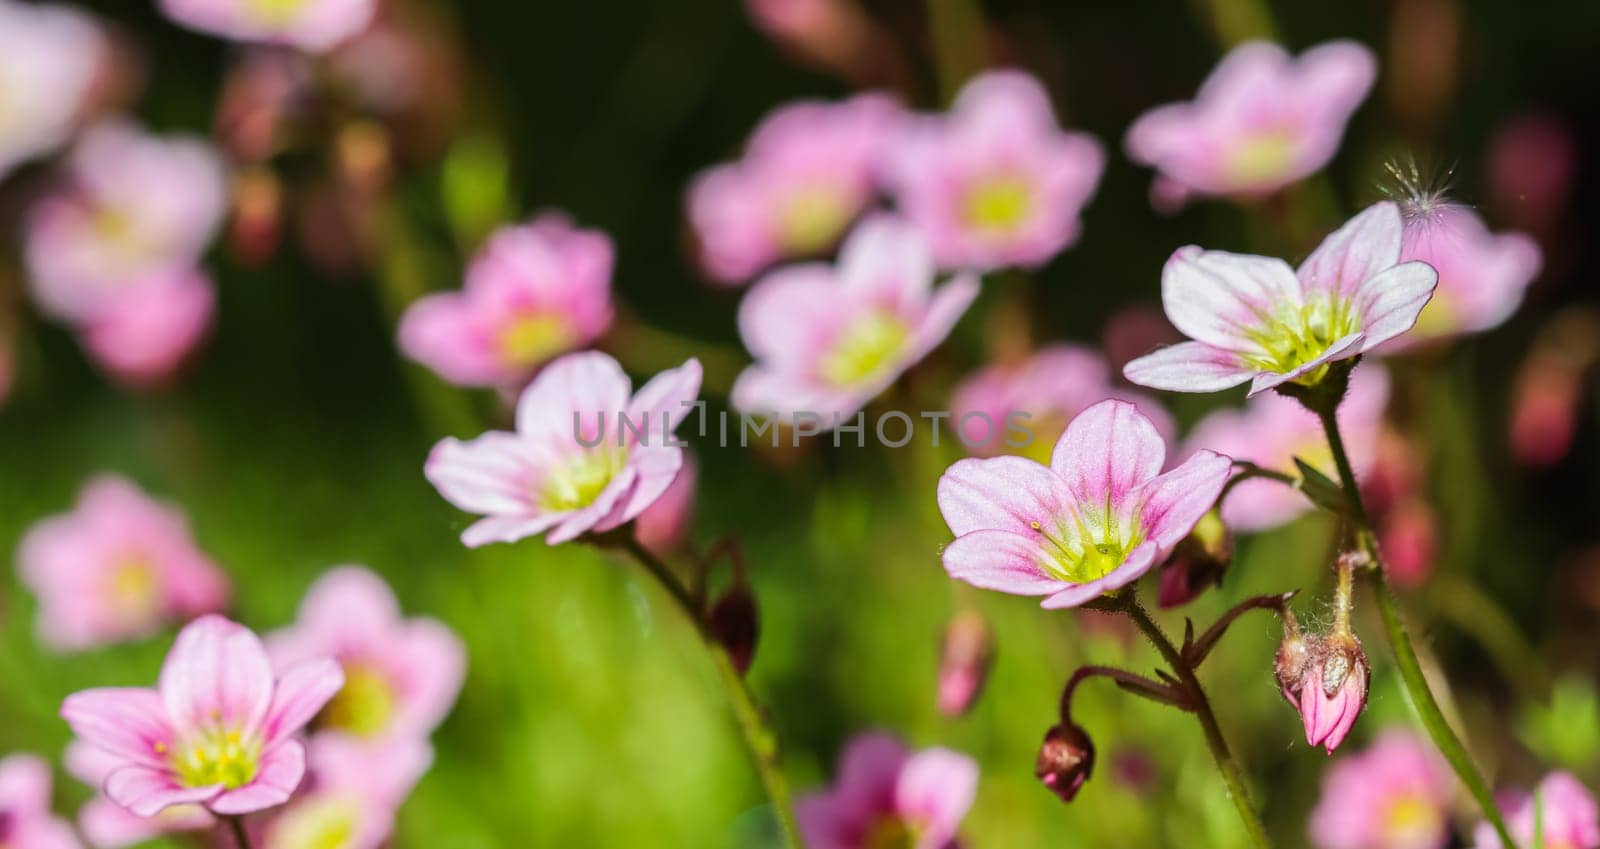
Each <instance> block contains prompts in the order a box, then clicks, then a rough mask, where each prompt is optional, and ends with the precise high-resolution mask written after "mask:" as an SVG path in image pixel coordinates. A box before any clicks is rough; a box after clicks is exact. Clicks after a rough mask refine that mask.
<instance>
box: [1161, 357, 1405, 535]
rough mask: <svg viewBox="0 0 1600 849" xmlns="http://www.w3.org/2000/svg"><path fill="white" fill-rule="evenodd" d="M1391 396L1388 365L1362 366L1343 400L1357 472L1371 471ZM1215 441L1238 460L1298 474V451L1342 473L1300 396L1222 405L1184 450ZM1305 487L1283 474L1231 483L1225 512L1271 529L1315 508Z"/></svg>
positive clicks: (1342, 420) (1243, 524)
mask: <svg viewBox="0 0 1600 849" xmlns="http://www.w3.org/2000/svg"><path fill="white" fill-rule="evenodd" d="M1388 403H1389V378H1388V375H1387V374H1386V373H1385V372H1384V370H1383V368H1382V367H1381V366H1377V365H1370V366H1367V367H1366V368H1358V369H1356V370H1355V372H1354V373H1353V374H1352V375H1351V380H1350V392H1349V394H1348V395H1347V396H1345V400H1344V403H1342V404H1340V405H1339V413H1338V418H1339V430H1340V432H1341V433H1343V434H1344V438H1345V441H1346V443H1347V446H1348V448H1349V453H1350V463H1351V465H1353V466H1354V467H1355V470H1356V474H1357V475H1358V476H1360V477H1365V476H1366V475H1367V474H1368V473H1369V472H1370V471H1372V467H1373V462H1374V459H1375V457H1376V453H1377V444H1378V436H1379V432H1380V426H1381V425H1382V424H1383V411H1384V408H1385V407H1386V406H1387V405H1388ZM1206 448H1209V449H1211V450H1212V451H1217V452H1221V453H1223V454H1226V455H1228V456H1229V457H1232V458H1233V459H1235V460H1248V461H1249V462H1252V463H1255V464H1256V465H1258V466H1261V467H1262V468H1266V469H1272V470H1274V471H1279V472H1284V473H1285V474H1291V475H1295V476H1296V477H1298V476H1299V472H1298V471H1297V469H1296V467H1295V462H1294V461H1295V458H1296V457H1298V458H1300V459H1301V460H1304V461H1305V462H1307V463H1309V464H1310V465H1311V466H1312V468H1315V469H1317V470H1318V471H1320V472H1322V473H1323V474H1325V475H1327V476H1328V477H1329V478H1332V479H1337V478H1338V471H1337V470H1336V469H1335V468H1334V465H1333V455H1332V454H1331V453H1329V451H1328V440H1327V437H1326V436H1325V435H1324V434H1323V432H1322V423H1321V422H1320V421H1318V420H1317V417H1316V416H1315V415H1314V414H1312V413H1311V412H1310V411H1308V410H1307V409H1306V408H1305V407H1303V406H1301V405H1300V402H1299V401H1296V400H1294V399H1293V398H1285V397H1283V396H1282V395H1277V394H1266V395H1257V396H1255V397H1254V398H1251V399H1250V400H1249V401H1248V402H1246V404H1245V407H1244V409H1242V410H1229V409H1224V410H1217V411H1216V412H1213V413H1211V414H1210V415H1207V416H1206V417H1205V418H1203V419H1201V420H1200V421H1199V422H1198V423H1196V424H1195V426H1194V429H1193V430H1191V431H1190V432H1189V438H1188V440H1187V441H1186V442H1185V450H1186V451H1188V452H1193V451H1195V450H1197V449H1206ZM1311 509H1312V504H1311V502H1310V501H1309V500H1307V499H1306V497H1305V495H1303V494H1302V493H1300V492H1297V491H1295V490H1294V489H1292V488H1290V487H1287V486H1284V485H1283V484H1282V483H1279V482H1278V481H1271V480H1260V479H1256V480H1247V481H1244V482H1242V483H1240V484H1239V485H1237V486H1235V487H1234V488H1233V489H1232V490H1230V491H1229V493H1228V497H1227V500H1225V501H1224V502H1223V503H1222V519H1223V521H1224V522H1225V523H1226V524H1227V525H1228V527H1230V528H1233V529H1235V530H1239V531H1264V530H1268V529H1270V528H1275V527H1277V526H1279V525H1282V524H1284V523H1285V522H1288V521H1289V520H1291V519H1294V518H1296V517H1297V516H1301V515H1304V514H1305V513H1308V512H1310V511H1311Z"/></svg>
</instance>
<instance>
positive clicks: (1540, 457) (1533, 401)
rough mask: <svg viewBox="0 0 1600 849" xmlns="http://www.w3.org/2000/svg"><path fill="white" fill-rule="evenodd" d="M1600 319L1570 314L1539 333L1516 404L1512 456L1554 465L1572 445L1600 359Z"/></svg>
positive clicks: (1524, 366) (1523, 372)
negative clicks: (1588, 377)
mask: <svg viewBox="0 0 1600 849" xmlns="http://www.w3.org/2000/svg"><path fill="white" fill-rule="evenodd" d="M1597 342H1600V316H1597V315H1595V314H1594V313H1592V312H1589V311H1587V310H1581V309H1569V310H1564V311H1562V312H1561V313H1559V314H1557V315H1556V316H1555V318H1553V319H1552V320H1551V321H1550V323H1549V324H1548V325H1546V326H1545V327H1544V328H1543V329H1541V330H1540V331H1539V335H1538V337H1537V338H1536V340H1535V342H1534V347H1533V351H1532V352H1531V353H1530V354H1529V355H1528V358H1527V359H1526V360H1524V361H1523V363H1522V367H1521V368H1520V369H1518V372H1517V379H1516V383H1515V386H1514V387H1513V389H1512V401H1511V405H1512V407H1511V453H1512V454H1513V455H1514V456H1515V457H1516V458H1517V459H1518V460H1519V461H1521V462H1523V463H1525V464H1527V465H1530V466H1549V465H1553V464H1555V463H1557V462H1559V461H1560V460H1561V458H1563V457H1565V456H1566V455H1567V451H1568V450H1569V449H1571V447H1572V438H1573V433H1574V432H1575V431H1576V429H1577V420H1578V406H1579V401H1580V399H1581V397H1582V394H1583V376H1584V374H1585V372H1587V371H1588V370H1589V369H1590V368H1591V367H1593V366H1594V364H1595V362H1596V361H1597V360H1600V344H1597Z"/></svg>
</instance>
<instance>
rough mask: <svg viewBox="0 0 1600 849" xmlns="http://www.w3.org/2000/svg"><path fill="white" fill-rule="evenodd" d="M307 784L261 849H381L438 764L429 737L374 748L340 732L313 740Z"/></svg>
mask: <svg viewBox="0 0 1600 849" xmlns="http://www.w3.org/2000/svg"><path fill="white" fill-rule="evenodd" d="M307 760H308V762H309V764H310V777H309V779H308V781H307V782H306V788H305V789H304V790H303V791H302V792H301V793H299V794H298V795H296V797H295V798H294V800H293V801H291V802H290V803H289V804H288V805H287V806H285V807H284V808H283V809H282V810H280V811H277V812H275V813H274V814H273V816H272V819H271V820H269V821H268V822H267V823H266V824H265V825H264V826H263V828H262V829H261V832H262V837H261V838H260V840H259V841H258V842H257V844H256V845H258V846H260V847H262V849H323V847H333V846H336V847H338V848H339V849H378V847H379V846H382V845H384V842H385V841H386V840H388V839H389V835H390V833H391V832H393V831H394V818H395V813H396V812H397V811H398V810H399V809H400V805H401V804H402V803H403V802H404V801H405V799H406V797H407V796H408V795H410V794H411V789H412V788H413V787H415V786H416V784H417V781H418V780H420V779H421V778H422V776H423V774H424V773H426V772H427V771H428V767H429V766H430V765H431V764H432V762H433V750H432V748H431V747H430V746H429V745H428V744H427V742H426V741H425V740H422V739H419V738H411V737H406V736H403V735H402V736H399V737H394V738H391V739H389V740H387V741H385V742H384V743H382V744H380V745H378V746H376V747H374V746H371V745H366V744H363V743H361V742H359V741H356V740H353V739H350V738H348V737H345V736H343V735H339V734H319V735H317V736H316V737H315V738H313V739H312V741H311V743H310V746H309V751H308V755H307Z"/></svg>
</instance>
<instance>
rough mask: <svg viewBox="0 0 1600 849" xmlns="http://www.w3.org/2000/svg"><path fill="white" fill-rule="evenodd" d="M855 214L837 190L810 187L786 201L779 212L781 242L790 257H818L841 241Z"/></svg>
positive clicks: (804, 188)
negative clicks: (795, 255) (819, 253)
mask: <svg viewBox="0 0 1600 849" xmlns="http://www.w3.org/2000/svg"><path fill="white" fill-rule="evenodd" d="M853 213H854V209H853V208H852V206H851V204H850V202H849V199H848V198H846V197H843V196H842V193H841V192H839V191H838V190H837V189H833V188H830V187H827V186H806V187H803V188H801V189H799V190H797V191H795V192H794V193H793V194H791V195H789V196H788V197H787V198H784V200H783V201H782V204H781V207H780V209H779V211H778V242H779V243H780V244H781V245H782V246H783V248H784V251H785V252H786V253H789V254H813V253H817V252H819V251H821V250H823V249H824V248H826V247H828V246H829V245H831V244H833V243H834V241H836V240H837V239H838V238H839V234H840V233H842V232H844V228H845V225H846V224H849V223H850V218H851V217H852V214H853Z"/></svg>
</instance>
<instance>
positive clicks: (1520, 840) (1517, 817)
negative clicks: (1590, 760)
mask: <svg viewBox="0 0 1600 849" xmlns="http://www.w3.org/2000/svg"><path fill="white" fill-rule="evenodd" d="M1509 801H1510V804H1505V803H1502V805H1501V807H1502V808H1503V809H1505V810H1506V811H1507V817H1506V827H1507V828H1508V829H1510V831H1511V837H1512V838H1513V839H1515V840H1516V841H1517V845H1518V846H1520V847H1523V849H1595V847H1600V808H1597V807H1596V805H1595V800H1594V795H1593V794H1592V793H1590V792H1589V790H1588V789H1587V788H1585V787H1584V786H1583V783H1582V782H1580V781H1579V780H1578V779H1577V778H1575V777H1573V776H1572V775H1571V774H1570V773H1565V772H1552V773H1550V774H1549V775H1547V776H1545V778H1544V780H1543V781H1541V782H1539V789H1538V791H1537V792H1536V793H1535V795H1534V796H1533V797H1531V798H1530V797H1528V796H1526V795H1523V796H1518V797H1516V798H1514V799H1511V800H1509ZM1541 810H1542V811H1543V816H1542V817H1541V816H1540V811H1541ZM1541 819H1542V820H1543V823H1542V827H1543V834H1544V842H1543V844H1542V845H1540V846H1534V845H1533V834H1534V825H1535V823H1536V822H1538V821H1539V820H1541ZM1472 845H1473V847H1474V849H1503V845H1502V844H1501V843H1500V838H1499V837H1497V836H1496V835H1495V833H1494V828H1493V827H1492V826H1490V825H1489V824H1488V823H1479V824H1478V828H1477V830H1476V831H1474V832H1473V844H1472Z"/></svg>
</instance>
